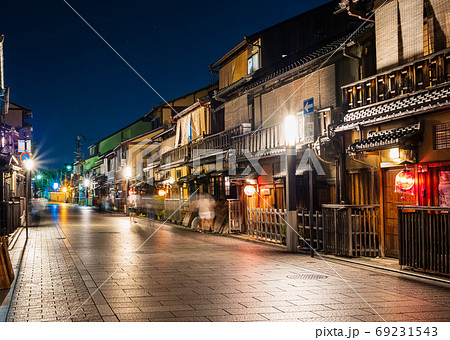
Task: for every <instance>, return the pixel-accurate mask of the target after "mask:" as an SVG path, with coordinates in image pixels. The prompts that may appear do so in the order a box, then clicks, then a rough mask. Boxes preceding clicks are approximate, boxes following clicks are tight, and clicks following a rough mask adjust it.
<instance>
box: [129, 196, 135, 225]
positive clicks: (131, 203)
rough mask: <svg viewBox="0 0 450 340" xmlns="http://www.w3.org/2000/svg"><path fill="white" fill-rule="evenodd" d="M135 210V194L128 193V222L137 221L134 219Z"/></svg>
mask: <svg viewBox="0 0 450 340" xmlns="http://www.w3.org/2000/svg"><path fill="white" fill-rule="evenodd" d="M136 210H137V198H136V195H135V194H133V195H130V196H129V197H128V214H129V215H130V223H137V221H136V220H135V217H136Z"/></svg>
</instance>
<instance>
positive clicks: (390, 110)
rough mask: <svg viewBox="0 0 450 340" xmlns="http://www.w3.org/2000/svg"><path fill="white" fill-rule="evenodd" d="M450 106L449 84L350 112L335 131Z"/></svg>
mask: <svg viewBox="0 0 450 340" xmlns="http://www.w3.org/2000/svg"><path fill="white" fill-rule="evenodd" d="M449 105H450V84H448V83H447V84H446V85H443V86H439V87H436V88H433V89H429V90H423V91H420V92H416V93H414V94H410V95H406V96H403V97H399V98H395V99H392V100H389V101H385V102H382V103H377V104H373V105H370V106H365V107H361V108H356V109H353V110H349V111H348V113H347V114H346V115H345V116H344V119H343V120H344V122H343V123H342V124H340V125H338V126H336V127H335V128H334V131H335V132H339V131H345V130H351V129H353V128H355V127H357V126H364V125H373V124H378V123H382V122H385V121H388V120H392V119H399V118H403V117H405V116H409V115H414V114H419V113H421V112H422V111H428V110H431V109H438V108H443V107H445V106H449Z"/></svg>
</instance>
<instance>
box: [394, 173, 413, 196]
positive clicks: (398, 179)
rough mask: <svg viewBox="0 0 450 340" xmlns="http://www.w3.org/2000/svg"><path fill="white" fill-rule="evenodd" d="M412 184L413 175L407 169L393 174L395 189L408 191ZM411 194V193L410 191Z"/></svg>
mask: <svg viewBox="0 0 450 340" xmlns="http://www.w3.org/2000/svg"><path fill="white" fill-rule="evenodd" d="M413 186H414V175H413V174H412V173H411V172H409V171H407V170H403V171H400V172H399V173H398V174H397V176H395V191H398V192H405V191H409V190H411V189H412V188H413ZM411 194H412V193H411Z"/></svg>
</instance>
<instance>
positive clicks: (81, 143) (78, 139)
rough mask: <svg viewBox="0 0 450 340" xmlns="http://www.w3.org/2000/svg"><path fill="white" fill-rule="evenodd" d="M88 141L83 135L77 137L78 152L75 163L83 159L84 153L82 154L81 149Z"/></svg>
mask: <svg viewBox="0 0 450 340" xmlns="http://www.w3.org/2000/svg"><path fill="white" fill-rule="evenodd" d="M85 139H86V137H84V136H83V135H78V136H77V151H76V152H75V162H79V161H81V160H82V159H83V152H81V147H82V146H83V141H84V140H85Z"/></svg>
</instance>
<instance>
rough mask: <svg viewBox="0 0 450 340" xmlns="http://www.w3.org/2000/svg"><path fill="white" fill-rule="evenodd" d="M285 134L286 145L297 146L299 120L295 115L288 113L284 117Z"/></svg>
mask: <svg viewBox="0 0 450 340" xmlns="http://www.w3.org/2000/svg"><path fill="white" fill-rule="evenodd" d="M284 135H285V138H286V146H295V144H296V142H297V137H298V120H297V117H296V116H294V115H288V116H286V118H284Z"/></svg>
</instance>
